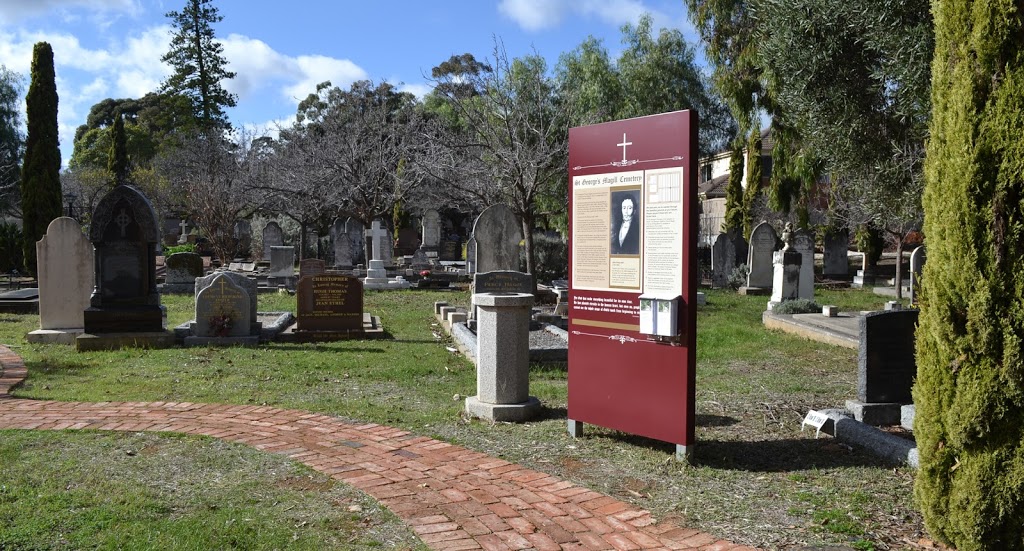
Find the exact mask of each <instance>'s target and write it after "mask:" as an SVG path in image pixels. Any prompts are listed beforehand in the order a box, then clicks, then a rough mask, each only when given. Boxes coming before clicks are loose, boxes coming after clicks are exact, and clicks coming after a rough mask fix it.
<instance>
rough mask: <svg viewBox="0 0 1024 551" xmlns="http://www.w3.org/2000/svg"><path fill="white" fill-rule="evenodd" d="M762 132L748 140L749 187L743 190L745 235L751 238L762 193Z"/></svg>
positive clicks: (755, 133) (752, 135) (756, 133)
mask: <svg viewBox="0 0 1024 551" xmlns="http://www.w3.org/2000/svg"><path fill="white" fill-rule="evenodd" d="M761 178H762V173H761V133H760V132H754V133H752V134H751V135H750V140H749V141H748V142H747V188H746V189H745V190H743V235H744V236H745V237H746V238H747V239H750V233H751V232H753V231H754V204H755V203H756V202H757V197H758V196H759V195H760V194H761Z"/></svg>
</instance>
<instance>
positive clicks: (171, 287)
mask: <svg viewBox="0 0 1024 551" xmlns="http://www.w3.org/2000/svg"><path fill="white" fill-rule="evenodd" d="M164 266H166V270H165V272H164V283H163V285H161V286H160V292H161V293H192V292H193V291H194V290H195V288H196V278H197V277H203V257H201V256H199V255H198V254H196V253H174V254H172V255H170V256H168V257H167V258H166V259H165V260H164Z"/></svg>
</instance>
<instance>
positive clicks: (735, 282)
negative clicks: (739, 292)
mask: <svg viewBox="0 0 1024 551" xmlns="http://www.w3.org/2000/svg"><path fill="white" fill-rule="evenodd" d="M749 274H750V267H749V266H747V265H746V264H740V265H739V266H736V268H735V269H734V270H733V271H732V273H731V274H729V281H728V282H727V283H726V285H728V286H729V288H730V289H739V288H740V287H743V286H744V285H746V284H747V276H748V275H749Z"/></svg>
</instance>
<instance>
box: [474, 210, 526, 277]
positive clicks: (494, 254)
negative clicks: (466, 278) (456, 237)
mask: <svg viewBox="0 0 1024 551" xmlns="http://www.w3.org/2000/svg"><path fill="white" fill-rule="evenodd" d="M473 239H475V240H476V247H475V249H476V251H475V252H476V254H475V261H474V263H473V264H474V266H473V269H474V270H475V271H476V272H493V271H495V270H518V269H519V243H520V242H521V241H522V240H523V228H522V224H520V223H519V219H518V218H516V215H515V214H513V213H512V210H511V209H510V208H508V207H507V206H505V205H502V204H497V205H491V206H489V207H487V208H486V209H484V211H483V212H481V213H480V216H478V217H477V219H476V223H474V224H473Z"/></svg>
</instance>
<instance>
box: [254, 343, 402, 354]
mask: <svg viewBox="0 0 1024 551" xmlns="http://www.w3.org/2000/svg"><path fill="white" fill-rule="evenodd" d="M346 342H353V341H334V342H333V343H276V342H272V343H260V346H259V348H260V349H265V350H281V351H284V352H295V351H298V350H301V351H304V352H305V351H313V352H360V353H362V352H373V353H377V354H383V353H385V352H387V351H386V350H384V349H382V348H366V347H351V348H349V347H342V348H337V347H333V346H328V344H338V343H346Z"/></svg>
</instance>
